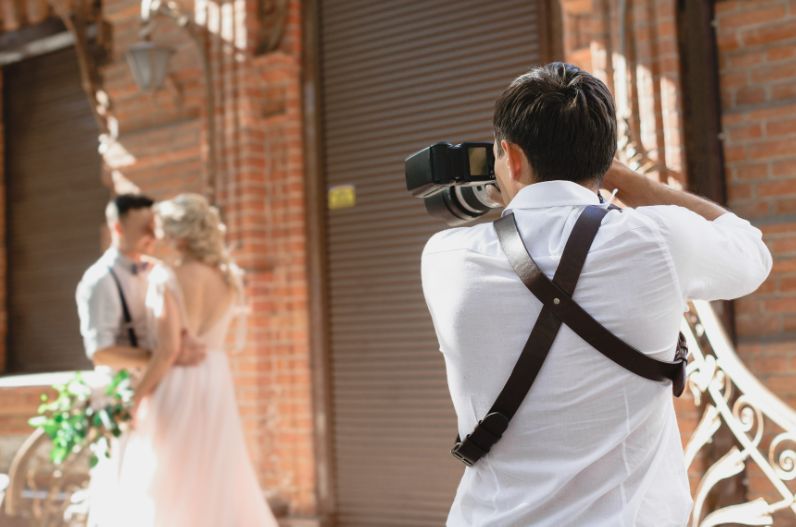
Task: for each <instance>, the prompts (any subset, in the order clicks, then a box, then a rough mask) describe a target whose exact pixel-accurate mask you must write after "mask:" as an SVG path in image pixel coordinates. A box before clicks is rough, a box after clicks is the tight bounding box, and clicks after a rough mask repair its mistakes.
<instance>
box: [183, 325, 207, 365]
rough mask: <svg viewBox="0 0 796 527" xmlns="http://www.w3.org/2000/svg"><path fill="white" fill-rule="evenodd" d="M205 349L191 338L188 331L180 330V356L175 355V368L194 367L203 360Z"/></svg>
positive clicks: (205, 353)
mask: <svg viewBox="0 0 796 527" xmlns="http://www.w3.org/2000/svg"><path fill="white" fill-rule="evenodd" d="M206 355H207V347H206V346H205V345H204V344H202V343H201V342H199V341H198V340H196V339H195V338H193V337H192V336H191V335H190V334H189V333H188V331H186V330H182V342H181V344H180V354H179V355H177V360H176V362H175V364H176V365H177V366H195V365H197V364H199V363H200V362H202V361H203V360H205V356H206Z"/></svg>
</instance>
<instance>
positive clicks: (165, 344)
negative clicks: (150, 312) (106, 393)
mask: <svg viewBox="0 0 796 527" xmlns="http://www.w3.org/2000/svg"><path fill="white" fill-rule="evenodd" d="M154 315H155V317H154V318H155V322H156V324H155V331H156V336H157V341H156V342H157V346H156V348H155V349H154V350H153V351H152V358H151V359H150V360H149V364H148V365H147V367H146V369H145V370H144V375H143V376H142V377H141V381H140V382H139V383H138V386H137V387H136V390H135V406H136V407H137V406H138V404H139V403H140V402H141V400H142V399H143V398H144V397H146V396H147V395H149V394H150V393H152V392H153V391H154V390H155V388H157V385H158V383H160V381H161V379H162V378H163V376H164V375H165V374H166V372H167V371H168V370H169V368H171V367H172V365H173V364H174V362H175V360H176V359H177V355H178V354H179V352H180V342H181V333H182V331H181V329H180V328H181V325H180V323H181V321H180V311H179V309H178V307H177V300H176V299H175V298H174V294H173V293H172V292H171V291H168V290H167V291H165V293H164V295H163V303H162V305H161V309H160V310H159V312H156V313H154Z"/></svg>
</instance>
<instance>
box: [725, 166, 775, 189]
mask: <svg viewBox="0 0 796 527" xmlns="http://www.w3.org/2000/svg"><path fill="white" fill-rule="evenodd" d="M768 173H769V163H766V162H762V163H744V164H743V165H737V166H735V167H733V168H732V179H733V180H734V181H757V180H760V179H765V178H767V177H768ZM734 185H735V183H733V184H731V185H730V187H732V186H734Z"/></svg>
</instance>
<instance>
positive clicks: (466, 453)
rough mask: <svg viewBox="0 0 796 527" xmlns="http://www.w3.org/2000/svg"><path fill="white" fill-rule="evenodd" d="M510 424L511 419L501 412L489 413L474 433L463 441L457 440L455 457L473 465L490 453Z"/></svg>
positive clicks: (453, 450)
mask: <svg viewBox="0 0 796 527" xmlns="http://www.w3.org/2000/svg"><path fill="white" fill-rule="evenodd" d="M508 426H509V419H508V417H506V416H505V415H503V414H501V413H500V412H492V413H490V414H487V416H486V417H484V418H483V419H482V420H480V421H478V425H477V426H476V427H475V430H473V433H472V434H468V435H467V436H466V437H465V438H464V440H463V441H457V442H456V443H455V444H454V445H453V448H452V449H451V454H452V455H453V457H455V458H456V459H458V460H459V461H461V462H462V463H464V464H465V465H467V466H468V467H472V466H473V465H474V464H475V463H476V462H477V461H478V460H479V459H481V458H482V457H484V456H485V455H487V454H488V453H489V450H490V449H491V448H492V445H494V444H495V443H497V442H498V441H499V440H500V438H501V437H502V436H503V432H505V431H506V428H507V427H508Z"/></svg>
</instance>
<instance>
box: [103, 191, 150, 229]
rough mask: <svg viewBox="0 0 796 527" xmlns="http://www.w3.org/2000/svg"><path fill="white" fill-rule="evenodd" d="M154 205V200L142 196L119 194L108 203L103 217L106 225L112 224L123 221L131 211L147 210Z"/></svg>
mask: <svg viewBox="0 0 796 527" xmlns="http://www.w3.org/2000/svg"><path fill="white" fill-rule="evenodd" d="M154 204H155V200H153V199H152V198H150V197H148V196H144V195H143V194H119V195H118V196H116V197H115V198H113V199H112V200H111V201H110V203H108V206H107V207H106V208H105V217H106V218H107V220H108V223H113V222H115V221H119V220H121V219H123V218H124V217H125V216H127V213H128V212H130V211H131V210H137V209H149V208H152V205H154Z"/></svg>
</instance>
